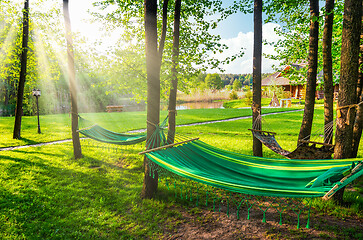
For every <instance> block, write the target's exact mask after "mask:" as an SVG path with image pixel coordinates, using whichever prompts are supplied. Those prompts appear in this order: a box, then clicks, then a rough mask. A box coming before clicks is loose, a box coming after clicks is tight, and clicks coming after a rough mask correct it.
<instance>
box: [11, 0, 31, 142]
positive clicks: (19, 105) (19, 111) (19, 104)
mask: <svg viewBox="0 0 363 240" xmlns="http://www.w3.org/2000/svg"><path fill="white" fill-rule="evenodd" d="M28 39H29V0H25V2H24V10H23V42H22V51H21V60H20V61H21V68H20V77H19V84H18V95H17V99H16V109H15V123H14V132H13V139H20V138H21V135H20V132H21V117H22V115H23V98H24V86H25V78H26V67H27V54H28Z"/></svg>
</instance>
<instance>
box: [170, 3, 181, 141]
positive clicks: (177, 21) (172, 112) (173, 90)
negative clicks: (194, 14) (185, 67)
mask: <svg viewBox="0 0 363 240" xmlns="http://www.w3.org/2000/svg"><path fill="white" fill-rule="evenodd" d="M180 8H181V0H176V1H175V9H174V32H173V56H172V69H171V74H172V80H171V88H170V94H169V107H168V110H169V119H168V121H169V124H168V125H169V129H168V144H171V143H174V138H175V125H176V120H175V118H176V96H177V90H178V66H179V36H180Z"/></svg>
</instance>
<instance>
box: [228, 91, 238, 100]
mask: <svg viewBox="0 0 363 240" xmlns="http://www.w3.org/2000/svg"><path fill="white" fill-rule="evenodd" d="M229 99H231V100H236V99H238V95H237V92H236V91H232V92H231V93H230V94H229Z"/></svg>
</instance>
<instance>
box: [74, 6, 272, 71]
mask: <svg viewBox="0 0 363 240" xmlns="http://www.w3.org/2000/svg"><path fill="white" fill-rule="evenodd" d="M94 1H95V0H70V1H69V9H70V15H71V16H70V17H71V23H72V30H74V31H79V32H80V33H81V34H82V35H84V36H86V37H87V38H88V39H89V40H90V41H96V40H97V39H100V37H101V35H102V34H101V33H100V32H99V31H98V28H99V27H101V26H100V24H99V23H89V22H88V20H89V19H90V15H89V13H88V12H87V10H88V9H95V8H93V6H92V2H94ZM278 26H279V25H278V24H275V23H267V24H264V25H263V38H264V39H266V40H267V41H276V40H278V39H279V36H277V35H276V34H275V33H274V31H273V29H274V28H275V27H278ZM120 31H121V30H120ZM215 33H217V34H219V35H220V36H221V37H222V43H225V44H226V45H227V46H228V47H229V49H228V50H226V51H225V52H223V53H222V54H219V55H216V56H215V57H216V58H218V59H223V58H224V57H226V56H231V55H233V54H234V53H236V52H238V51H239V50H240V49H241V48H243V49H245V54H244V56H243V57H242V58H240V59H237V60H235V61H233V62H231V63H230V64H229V65H225V66H224V67H223V68H224V69H225V73H234V74H244V73H252V59H253V57H252V56H253V54H252V53H253V14H247V15H246V14H242V13H236V14H234V15H232V16H230V17H229V18H228V19H226V20H224V21H223V22H221V23H220V25H219V26H218V27H217V29H216V30H215ZM112 34H114V35H115V36H117V35H118V34H121V33H117V31H116V32H113V33H112ZM103 41H104V39H103ZM108 41H109V42H108V43H107V42H106V43H104V47H105V46H107V44H110V45H112V44H113V38H112V37H111V38H109V40H108ZM262 51H263V53H265V54H273V53H274V50H273V48H272V47H270V46H266V45H263V49H262ZM262 61H263V62H262V72H263V73H272V72H273V71H274V70H273V68H272V65H273V64H278V62H276V61H273V60H270V59H266V58H263V59H262ZM209 72H216V70H210V71H209Z"/></svg>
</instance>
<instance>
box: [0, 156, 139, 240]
mask: <svg viewBox="0 0 363 240" xmlns="http://www.w3.org/2000/svg"><path fill="white" fill-rule="evenodd" d="M61 152H62V151H61ZM23 153H28V152H20V154H23ZM64 153H65V154H66V155H65V156H70V155H71V154H70V151H68V150H65V151H64ZM39 154H41V155H40V157H39V158H32V161H30V160H27V159H22V158H21V157H20V158H17V157H12V156H1V159H3V160H10V161H12V162H13V163H11V162H6V161H4V162H3V163H1V162H0V168H3V170H2V171H3V173H4V172H6V173H7V174H5V176H6V177H5V178H4V177H0V182H1V183H2V184H1V187H0V220H1V221H0V222H1V223H0V232H3V234H5V235H1V234H0V238H1V237H2V236H13V237H14V238H25V239H50V238H52V239H55V238H56V239H58V238H59V239H78V238H80V239H120V237H122V238H124V239H129V238H133V239H135V238H138V237H140V236H141V235H142V234H141V235H133V233H132V231H128V227H123V226H128V225H130V224H131V222H132V221H133V220H132V219H133V218H135V217H134V216H132V211H131V209H132V208H133V207H132V206H133V204H134V203H135V200H136V199H138V195H139V192H140V186H141V185H140V183H139V176H138V175H135V173H134V171H135V169H136V168H131V169H127V168H120V167H117V166H116V165H114V164H111V163H108V162H104V161H102V160H99V159H96V158H92V157H85V158H84V159H82V160H79V161H78V160H74V159H71V158H64V159H63V160H62V162H57V163H56V165H54V164H53V163H52V159H53V157H52V155H53V154H54V153H49V152H48V153H45V152H42V153H39ZM54 155H55V158H57V156H62V154H54ZM38 156H39V155H38ZM62 164H63V165H62ZM15 165H17V166H16V168H14V167H15ZM60 165H62V166H60ZM90 166H99V167H100V168H92V167H90ZM0 176H1V175H0ZM139 201H140V202H141V200H139ZM136 204H137V201H136ZM130 208H131V209H130ZM124 218H126V220H123V219H124ZM135 222H137V221H136V220H135Z"/></svg>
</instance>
